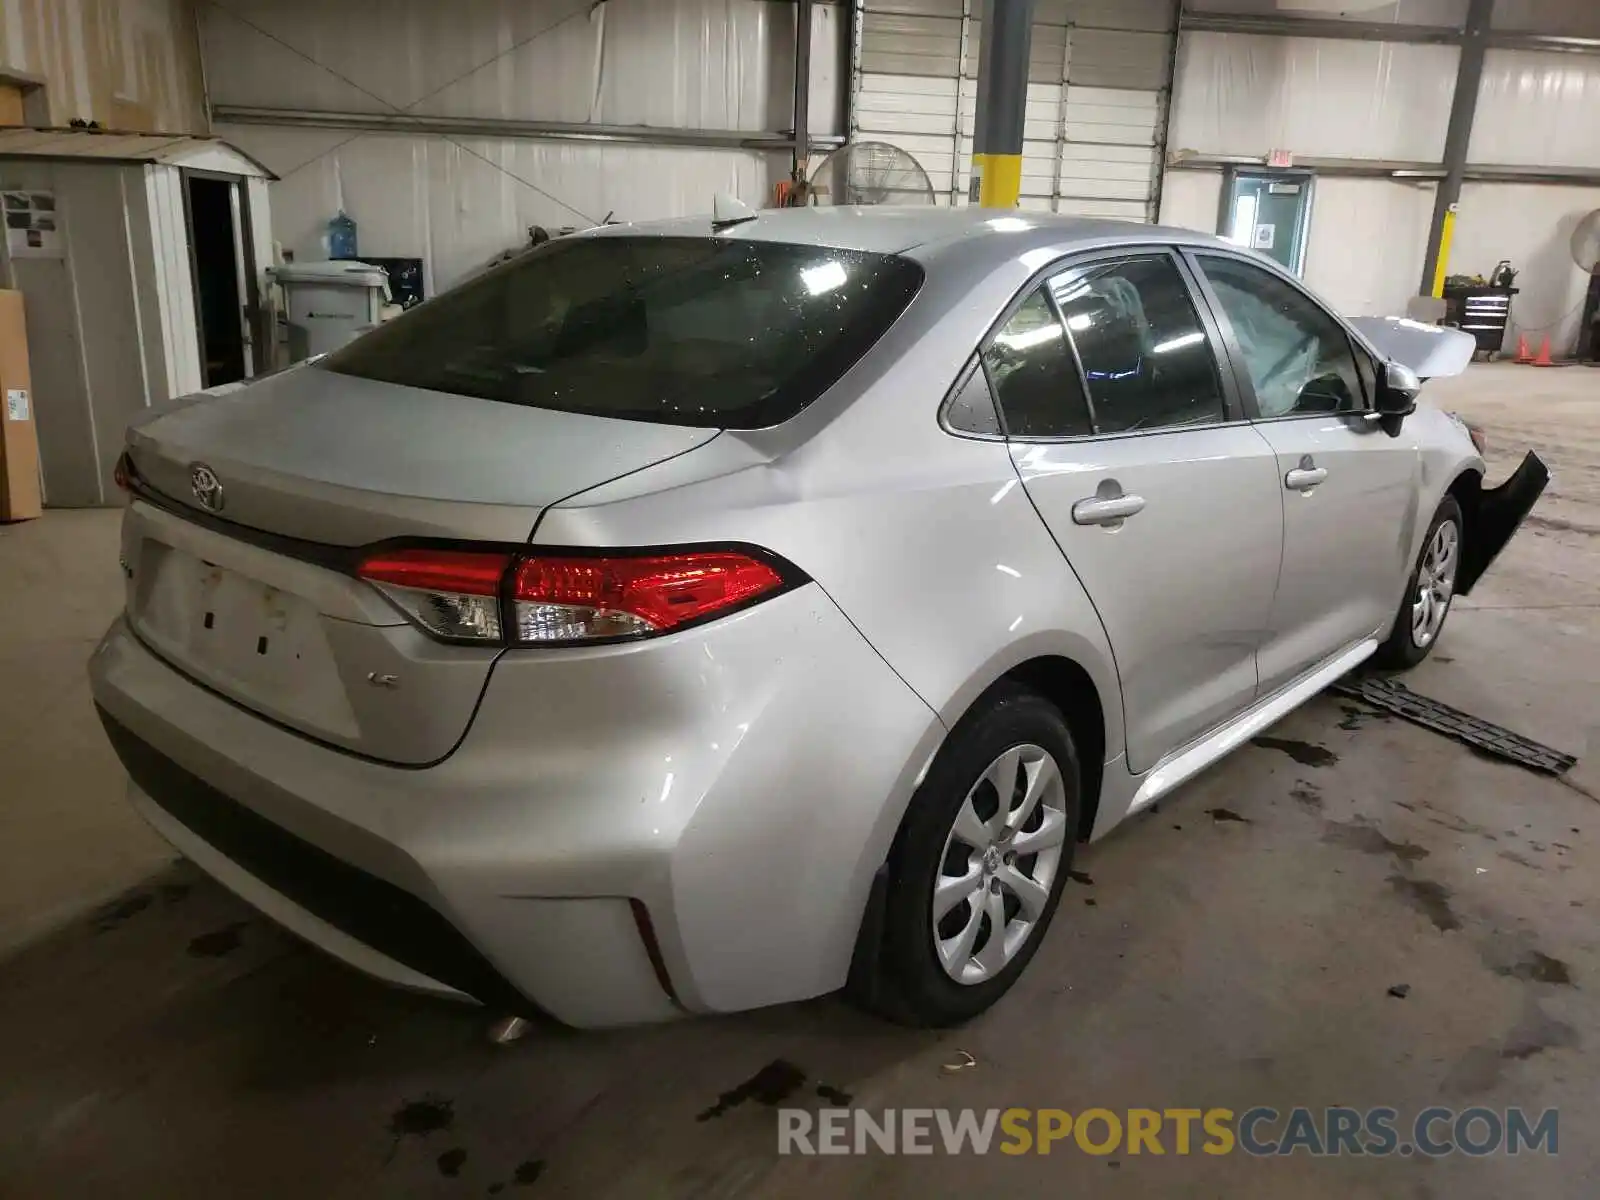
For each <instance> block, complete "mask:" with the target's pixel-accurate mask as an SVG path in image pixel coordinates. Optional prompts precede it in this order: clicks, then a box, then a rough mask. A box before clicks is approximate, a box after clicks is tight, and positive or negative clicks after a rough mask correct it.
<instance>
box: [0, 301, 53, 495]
mask: <svg viewBox="0 0 1600 1200" xmlns="http://www.w3.org/2000/svg"><path fill="white" fill-rule="evenodd" d="M42 511H43V506H42V505H41V504H40V496H39V429H38V426H37V425H35V424H34V411H33V382H32V380H31V379H30V378H29V376H28V327H27V323H26V322H25V321H24V319H23V315H22V293H21V292H12V291H6V290H5V289H3V288H0V521H27V520H31V519H32V518H34V517H37V516H39V515H40V513H41V512H42Z"/></svg>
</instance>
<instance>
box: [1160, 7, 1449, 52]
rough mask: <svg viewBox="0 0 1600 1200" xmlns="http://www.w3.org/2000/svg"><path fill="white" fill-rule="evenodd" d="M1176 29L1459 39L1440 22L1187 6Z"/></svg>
mask: <svg viewBox="0 0 1600 1200" xmlns="http://www.w3.org/2000/svg"><path fill="white" fill-rule="evenodd" d="M1178 28H1179V29H1180V30H1182V31H1185V32H1195V33H1257V34H1266V35H1268V36H1272V37H1312V38H1339V39H1344V40H1348V41H1360V42H1415V43H1419V44H1422V45H1455V44H1457V43H1459V42H1460V41H1461V31H1460V30H1459V29H1454V28H1451V27H1449V26H1443V25H1398V24H1395V23H1393V22H1390V21H1335V20H1332V19H1331V18H1328V17H1291V16H1286V15H1277V14H1249V13H1213V12H1190V11H1188V10H1187V9H1185V10H1184V11H1183V12H1182V13H1181V14H1180V16H1179V18H1178Z"/></svg>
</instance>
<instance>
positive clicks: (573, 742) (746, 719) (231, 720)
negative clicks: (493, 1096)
mask: <svg viewBox="0 0 1600 1200" xmlns="http://www.w3.org/2000/svg"><path fill="white" fill-rule="evenodd" d="M90 674H91V682H92V686H93V690H94V695H95V700H96V703H97V704H98V705H99V707H100V709H101V712H102V716H103V718H104V720H105V722H106V727H107V730H108V733H109V735H110V736H111V739H112V743H113V745H114V746H115V747H116V749H117V751H118V753H119V755H120V756H121V757H122V759H123V761H124V763H125V764H126V765H127V767H128V769H129V773H130V775H131V777H132V779H133V785H134V786H133V791H132V796H133V801H134V803H135V805H136V806H137V807H139V808H140V810H141V811H142V812H143V813H144V814H145V815H146V816H147V818H148V819H149V820H150V821H151V823H152V824H153V825H155V826H156V828H157V829H158V830H159V831H161V832H162V833H163V834H165V835H166V836H167V837H168V838H169V840H171V841H172V842H173V843H174V844H175V845H177V846H178V848H179V849H180V850H183V851H184V852H185V853H187V854H188V855H189V856H190V857H191V858H193V859H194V860H195V861H196V862H197V863H198V865H200V866H201V867H202V868H205V869H207V870H208V871H210V872H211V873H212V874H213V875H215V876H217V877H218V878H219V879H220V880H221V881H222V882H223V883H224V884H226V885H228V886H229V887H231V888H233V890H235V891H237V892H239V893H240V894H241V895H243V896H244V897H245V898H246V899H247V900H249V901H251V902H252V903H254V904H255V905H256V906H257V907H259V908H261V909H262V910H263V911H265V912H266V913H267V914H268V915H270V916H273V917H274V918H275V919H277V920H278V921H280V922H281V923H282V924H284V925H286V926H288V927H289V928H291V929H292V930H294V931H295V932H297V933H299V934H300V935H301V936H303V937H306V938H307V939H308V940H310V941H312V942H314V943H316V944H317V945H319V946H321V947H322V948H324V949H326V950H328V951H329V952H330V953H332V954H334V955H336V956H338V957H340V958H343V959H344V960H346V961H348V962H350V963H352V964H353V965H355V966H357V967H360V968H361V969H363V970H366V971H368V972H370V973H372V974H375V975H378V976H380V977H383V978H385V979H389V980H391V981H392V982H395V983H399V984H402V985H405V986H409V987H415V988H421V989H423V990H427V991H432V992H436V993H440V994H446V995H465V996H468V997H471V998H473V999H477V1000H479V1001H482V1002H484V1003H486V1004H491V1005H493V1006H495V1007H497V1008H500V1009H503V1010H506V1011H519V1010H523V1009H527V1008H530V1007H531V1008H537V1009H539V1010H542V1011H544V1012H547V1013H549V1014H550V1015H553V1016H555V1017H556V1018H558V1019H559V1020H561V1021H564V1022H566V1023H568V1024H572V1025H579V1026H597V1025H615V1024H629V1023H637V1022H644V1021H655V1020H663V1019H668V1018H670V1017H673V1016H675V1015H677V1014H679V1013H681V1012H682V1011H684V1010H689V1011H729V1010H734V1009H740V1008H749V1007H756V1006H759V1005H763V1004H771V1003H778V1002H782V1001H786V1000H793V999H800V998H803V997H805V996H810V995H816V994H819V993H821V992H826V991H829V990H832V989H834V988H836V987H838V986H840V985H841V984H842V983H843V982H844V979H845V976H846V973H847V971H848V968H849V962H850V955H851V950H852V948H853V946H854V943H855V935H856V931H857V929H858V927H859V923H860V919H861V913H862V911H863V909H864V907H865V903H866V898H867V894H868V891H869V889H870V885H871V879H872V874H873V872H874V871H875V870H876V868H877V867H878V865H879V864H880V863H881V862H882V861H883V859H884V857H885V855H886V853H887V849H888V845H889V842H890V840H891V839H892V837H893V833H894V830H895V828H896V826H897V825H898V823H899V819H900V815H901V813H902V812H903V809H904V804H905V802H906V800H907V799H908V798H909V796H910V794H911V791H912V789H913V787H914V784H915V779H916V776H917V774H918V772H919V771H920V769H921V767H922V765H923V764H924V763H925V762H926V761H927V759H928V758H929V757H930V756H931V754H932V751H933V749H934V748H935V747H936V746H937V745H938V742H939V740H940V738H941V736H942V728H941V727H940V726H939V725H938V723H937V720H936V719H935V718H934V716H933V714H932V712H931V711H930V710H929V709H928V708H927V707H926V706H925V705H923V704H922V703H921V701H920V700H918V699H917V698H916V697H915V696H914V695H913V694H912V693H911V692H910V690H909V689H908V688H907V687H906V686H905V684H903V683H902V682H901V681H900V680H899V679H898V677H897V676H895V675H894V674H893V672H891V671H890V670H889V669H888V667H887V666H886V665H885V664H884V663H883V662H882V660H881V659H880V658H878V656H877V655H876V654H875V653H874V652H873V651H872V650H871V648H870V647H869V646H867V644H866V643H865V641H864V640H862V639H861V637H860V635H859V634H858V633H856V631H855V630H854V628H853V627H851V626H850V625H849V623H848V622H847V621H845V620H844V618H843V617H842V615H841V614H839V612H838V610H837V609H836V608H835V607H834V606H833V605H832V603H831V602H830V601H829V600H828V599H827V597H826V596H825V595H824V594H823V593H822V592H821V590H820V589H819V588H815V587H809V588H803V589H800V590H798V591H796V592H793V593H790V594H788V595H786V596H781V597H778V598H776V599H774V600H772V601H770V602H769V603H767V604H763V605H759V606H757V607H756V608H754V609H751V610H749V611H748V612H746V613H744V614H740V615H739V616H736V617H733V618H731V619H729V620H727V621H724V622H717V623H714V624H712V625H709V626H706V627H704V628H702V629H699V630H691V631H686V632H685V633H683V634H679V635H675V636H673V637H670V638H663V639H659V640H657V641H654V642H650V643H641V644H638V645H632V646H612V647H598V648H594V649H591V650H581V651H566V652H557V653H554V654H548V655H543V654H541V655H526V656H508V657H507V658H506V659H505V660H503V661H502V662H501V663H500V664H499V665H498V666H497V667H496V668H495V671H494V674H493V676H492V677H491V679H490V683H489V686H488V688H487V690H486V692H485V694H484V699H483V703H482V706H481V707H480V710H479V712H478V714H477V717H476V719H475V720H474V722H473V725H472V727H471V729H470V730H469V731H468V733H467V736H466V737H465V739H464V740H463V742H462V744H461V746H460V748H459V749H458V750H457V751H456V752H455V753H454V754H453V755H451V756H450V757H449V758H448V759H446V760H445V761H444V762H442V763H440V764H438V765H436V766H433V767H430V768H426V769H413V768H405V767H393V766H386V765H383V764H379V763H374V762H371V761H369V760H364V759H361V758H358V757H355V756H353V755H350V754H347V753H343V752H340V751H338V750H334V749H331V748H329V747H327V746H323V745H319V744H317V743H315V742H312V741H310V740H309V739H307V738H304V737H301V736H299V735H297V734H294V733H292V732H289V731H286V730H284V729H282V728H280V727H277V726H275V725H272V724H270V723H268V722H266V721H263V720H261V719H260V718H259V717H256V716H255V715H253V714H251V713H249V712H247V711H245V710H243V709H241V708H239V707H237V706H236V705H234V704H232V703H230V702H229V701H227V700H224V699H222V698H221V697H219V696H217V695H215V694H214V693H212V692H210V691H208V690H206V689H205V688H203V687H201V686H199V685H197V684H195V683H194V682H192V681H191V680H189V679H188V678H187V677H185V676H183V675H182V674H180V673H178V672H177V671H174V670H173V669H172V668H171V667H169V666H167V665H166V664H165V663H164V662H163V661H162V660H161V659H159V658H158V657H156V656H155V655H154V654H152V653H151V651H150V650H149V649H148V648H146V647H145V646H144V645H143V644H142V643H141V642H139V641H138V639H137V638H135V637H134V636H133V635H132V634H131V632H129V630H128V629H127V627H126V626H125V624H123V623H122V622H120V621H119V622H118V623H117V624H116V625H115V626H114V627H113V628H112V629H111V630H110V631H109V632H108V633H107V635H106V637H105V639H104V641H103V642H102V644H101V646H100V647H99V649H98V650H97V651H96V653H95V655H94V658H93V660H92V663H91V670H90ZM641 911H642V913H643V914H646V915H647V920H646V921H645V922H643V923H641V922H640V921H639V919H638V917H639V915H640V913H641ZM641 924H643V925H645V926H647V927H648V928H649V930H650V933H649V939H648V940H647V938H646V936H644V935H643V934H642V933H641ZM652 942H653V944H651V943H652ZM669 989H670V993H669Z"/></svg>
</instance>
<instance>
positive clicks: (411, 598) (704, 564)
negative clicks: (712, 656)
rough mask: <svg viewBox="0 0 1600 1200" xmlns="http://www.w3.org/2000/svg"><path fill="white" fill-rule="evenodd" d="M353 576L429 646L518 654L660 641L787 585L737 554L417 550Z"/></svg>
mask: <svg viewBox="0 0 1600 1200" xmlns="http://www.w3.org/2000/svg"><path fill="white" fill-rule="evenodd" d="M358 573H359V574H360V576H361V578H363V579H367V580H370V581H371V582H372V583H374V584H376V585H377V586H378V587H379V588H381V589H382V590H383V592H384V594H385V595H387V596H388V597H389V598H390V599H391V600H393V601H394V602H395V603H396V604H398V605H399V606H400V607H401V608H402V609H403V610H404V611H405V612H406V613H408V614H409V615H410V616H411V617H412V619H413V620H415V621H416V622H417V623H418V624H419V625H421V626H422V627H423V628H425V629H427V630H428V631H429V632H431V633H433V634H435V635H437V636H439V637H444V638H449V639H451V640H455V641H474V642H496V643H498V642H501V641H502V640H504V641H507V642H510V643H512V644H516V645H523V646H558V645H573V644H578V643H584V642H596V641H609V640H613V639H617V638H638V637H646V636H649V635H650V634H655V633H665V632H667V631H669V630H672V629H677V628H681V627H682V626H684V625H687V624H690V623H691V622H695V621H700V620H703V619H705V618H708V617H712V616H715V615H717V614H719V613H723V612H727V611H729V610H732V609H734V608H738V607H740V606H742V605H745V604H747V603H749V602H751V601H753V600H756V599H759V598H760V597H762V596H765V595H769V594H772V593H775V592H778V591H781V590H782V589H783V588H784V587H785V586H786V585H787V580H786V579H785V576H784V574H783V572H781V571H780V570H779V569H778V568H777V567H775V566H773V565H772V564H771V563H770V562H767V561H765V560H764V559H763V558H758V557H755V556H754V555H751V554H745V553H742V552H740V551H737V550H693V551H684V552H682V553H677V554H652V555H615V556H587V555H583V556H579V555H511V554H502V553H485V552H478V551H469V550H432V549H422V548H417V549H405V550H397V551H391V552H387V553H381V554H377V555H374V556H373V557H371V558H368V559H366V560H365V561H364V562H363V563H362V564H361V567H360V570H359V572H358ZM503 590H504V591H505V592H506V593H507V603H508V605H509V611H508V612H507V613H506V617H507V618H508V619H506V620H502V617H501V602H500V597H501V593H502V591H503Z"/></svg>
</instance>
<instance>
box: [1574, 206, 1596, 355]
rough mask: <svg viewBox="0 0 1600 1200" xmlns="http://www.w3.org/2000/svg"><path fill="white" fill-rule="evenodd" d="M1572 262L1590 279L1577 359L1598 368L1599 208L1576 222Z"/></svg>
mask: <svg viewBox="0 0 1600 1200" xmlns="http://www.w3.org/2000/svg"><path fill="white" fill-rule="evenodd" d="M1572 261H1573V262H1575V263H1577V264H1578V269H1579V270H1580V271H1583V272H1584V273H1585V274H1587V275H1588V276H1589V290H1588V292H1587V294H1585V296H1584V301H1583V319H1582V320H1581V321H1580V322H1579V325H1578V358H1579V360H1580V361H1582V362H1585V363H1589V364H1591V365H1600V362H1597V360H1600V208H1597V209H1595V210H1594V211H1593V212H1592V213H1590V214H1589V215H1588V216H1586V217H1584V218H1583V220H1581V221H1579V222H1578V227H1577V228H1576V229H1574V230H1573V231H1572Z"/></svg>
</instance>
